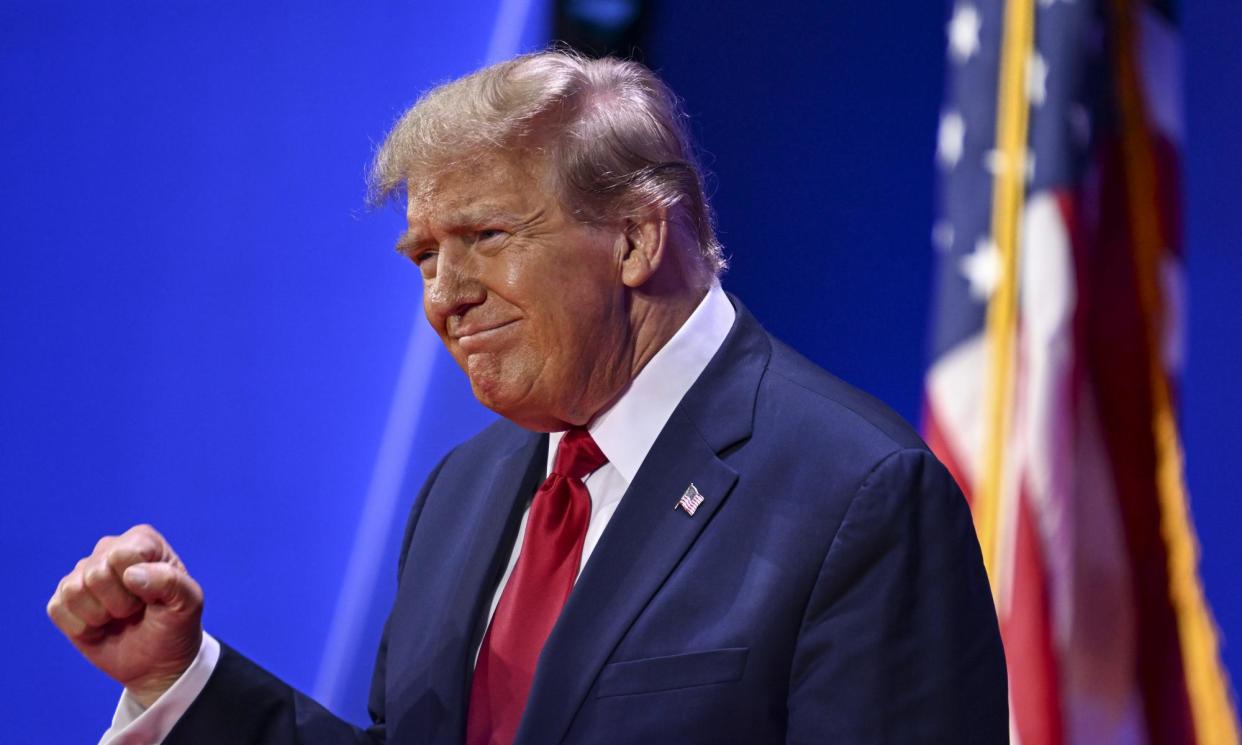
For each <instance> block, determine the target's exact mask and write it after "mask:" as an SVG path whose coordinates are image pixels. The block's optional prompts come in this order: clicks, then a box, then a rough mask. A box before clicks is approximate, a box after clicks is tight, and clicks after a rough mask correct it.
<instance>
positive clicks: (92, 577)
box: [82, 562, 112, 590]
mask: <svg viewBox="0 0 1242 745" xmlns="http://www.w3.org/2000/svg"><path fill="white" fill-rule="evenodd" d="M111 579H112V570H111V569H109V568H108V565H107V564H106V563H104V562H97V563H95V564H92V565H91V566H89V567H87V568H86V569H85V571H83V572H82V582H83V584H84V585H85V586H86V587H87V589H90V590H100V589H105V588H106V587H107V586H108V585H109V584H110V582H109V581H110V580H111Z"/></svg>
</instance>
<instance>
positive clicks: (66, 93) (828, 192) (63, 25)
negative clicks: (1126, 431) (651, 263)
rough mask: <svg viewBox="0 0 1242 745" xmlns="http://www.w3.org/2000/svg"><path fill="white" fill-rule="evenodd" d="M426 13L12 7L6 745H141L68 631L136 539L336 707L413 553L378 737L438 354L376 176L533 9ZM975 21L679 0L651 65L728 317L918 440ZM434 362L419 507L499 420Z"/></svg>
mask: <svg viewBox="0 0 1242 745" xmlns="http://www.w3.org/2000/svg"><path fill="white" fill-rule="evenodd" d="M418 5H419V6H420V7H417V8H408V7H406V6H405V5H401V4H397V3H391V4H386V5H384V6H383V7H373V6H372V5H371V4H347V3H331V4H329V3H298V4H293V3H288V4H267V3H240V2H234V3H222V2H213V3H207V2H154V1H151V2H145V3H138V2H131V3H127V4H114V3H84V2H60V3H46V2H37V1H36V0H7V2H4V3H3V4H0V107H2V108H0V111H2V112H3V116H2V117H0V156H2V157H0V162H2V163H3V164H4V166H5V168H4V171H3V173H2V174H0V226H3V227H2V228H0V230H2V231H3V232H2V233H0V236H3V244H2V251H0V353H2V354H3V363H2V365H0V376H2V379H0V407H2V409H0V415H2V416H3V420H2V421H3V427H2V428H0V496H2V497H3V502H2V503H3V504H4V506H5V507H6V512H5V517H4V520H3V523H2V524H3V526H4V530H3V531H2V532H0V535H2V536H3V549H4V551H3V554H4V557H5V559H6V567H7V569H6V571H5V578H6V580H7V581H8V583H9V587H8V589H7V591H6V592H5V593H4V601H3V603H4V605H3V613H4V615H3V619H4V622H3V628H4V629H5V630H6V631H7V633H8V638H10V639H12V640H16V641H17V644H15V645H11V646H12V647H13V650H14V651H13V652H12V653H11V655H10V665H9V669H10V674H8V675H6V676H4V678H3V682H0V702H3V703H2V704H0V706H2V707H3V711H4V721H3V722H2V723H0V728H2V729H3V731H4V732H5V733H6V738H5V739H6V741H12V742H27V741H39V742H57V743H60V742H90V741H92V740H93V739H94V738H95V737H97V736H98V734H99V733H100V732H101V731H102V730H103V729H104V728H105V727H106V722H107V719H108V717H109V716H110V714H111V709H112V706H113V705H114V703H115V696H116V694H117V690H116V687H115V686H114V685H113V684H111V683H109V682H108V681H106V680H105V679H103V678H102V676H100V675H98V674H96V673H94V672H93V671H92V670H91V669H90V668H89V666H87V665H86V663H84V662H82V661H81V660H80V659H79V658H78V657H77V655H76V653H75V652H73V651H72V649H71V648H70V647H69V646H68V644H66V643H65V642H64V641H63V639H61V638H60V637H59V635H58V633H57V632H56V631H55V630H54V629H53V628H52V626H51V625H50V624H49V623H48V622H47V621H46V619H45V618H44V616H43V606H44V603H45V601H46V599H47V596H48V594H49V593H50V592H51V590H52V589H53V587H54V586H55V583H56V581H57V579H58V578H59V577H60V576H61V575H62V574H63V573H65V572H66V571H68V569H69V568H71V566H72V564H73V562H74V561H75V560H76V559H77V558H78V557H79V556H80V555H82V554H84V553H86V552H88V551H89V550H90V547H91V545H92V544H93V542H94V540H95V539H96V538H97V537H98V536H99V535H100V534H102V533H104V532H116V531H120V530H123V529H124V528H125V527H127V526H128V525H130V524H132V523H134V522H137V521H150V522H152V523H154V524H155V525H157V526H158V527H160V528H162V529H163V530H164V531H165V532H166V533H167V534H168V536H169V537H170V539H172V540H173V541H174V543H175V545H176V546H178V548H179V549H180V550H181V552H182V554H183V557H184V558H185V559H186V561H187V563H188V565H189V567H190V568H191V570H192V571H193V572H194V573H195V574H196V576H197V577H198V578H199V579H200V581H201V582H202V583H203V585H204V586H205V588H206V589H207V593H208V607H207V614H206V621H207V624H208V625H209V627H210V628H211V629H212V630H213V631H214V632H215V633H217V634H218V635H220V636H221V637H223V638H226V639H227V640H228V641H230V642H232V643H233V644H235V645H237V646H239V647H240V648H242V649H243V650H244V651H247V652H249V653H251V654H252V655H253V656H255V657H256V658H257V659H258V660H260V661H261V662H263V663H264V664H266V665H268V666H270V667H271V668H273V669H274V670H275V671H276V672H278V673H280V674H281V675H283V676H286V677H287V678H288V679H289V680H291V681H292V682H294V683H295V684H297V685H299V686H301V687H303V688H306V689H308V690H309V689H312V688H314V687H315V686H316V679H317V676H318V674H319V671H320V669H321V667H322V666H323V664H324V663H323V654H324V648H325V645H326V644H327V643H328V641H329V640H330V639H332V638H334V637H333V634H332V628H333V623H334V621H333V619H334V618H337V617H339V616H340V608H339V603H338V598H339V595H340V589H341V583H342V580H343V579H344V577H345V572H346V569H345V568H346V567H347V566H350V557H351V556H356V555H357V552H356V551H355V550H354V549H355V548H356V547H357V546H358V545H363V546H364V547H366V546H367V545H373V544H375V543H379V544H382V548H381V549H380V550H379V553H380V554H381V555H382V556H381V558H382V561H381V563H382V566H383V569H382V572H381V575H380V576H379V578H378V580H376V582H375V588H376V589H375V591H376V593H377V595H376V599H375V602H374V603H373V604H369V605H368V606H367V607H365V608H362V609H360V611H359V613H360V615H361V618H362V622H363V626H364V627H365V628H363V629H361V630H360V631H358V633H357V635H356V636H357V638H354V639H352V642H351V646H350V649H349V650H346V651H347V652H348V653H349V659H348V660H347V663H348V664H346V665H344V666H343V667H342V672H341V674H342V675H343V676H344V678H343V679H342V681H343V682H342V683H341V685H340V686H339V687H338V691H339V695H337V696H334V697H332V701H331V703H332V705H333V706H334V707H335V708H336V709H337V710H338V711H341V712H343V713H346V714H347V715H349V716H351V717H354V718H360V717H361V714H362V701H363V697H364V690H363V686H362V681H363V679H364V678H365V668H366V667H367V665H368V664H369V658H370V655H371V652H370V647H371V644H372V640H373V638H374V634H375V630H376V628H377V622H378V619H379V616H380V611H378V610H376V609H377V608H380V607H382V606H383V605H384V600H385V597H386V596H387V594H388V593H390V592H391V568H392V562H391V553H392V547H391V541H392V538H391V534H387V535H370V534H365V535H366V536H370V538H368V539H367V540H363V541H362V542H361V544H360V543H359V541H358V540H356V537H357V532H358V527H359V524H360V521H361V520H362V514H363V505H364V504H367V503H368V499H369V496H371V495H373V494H374V493H375V492H376V488H375V486H374V484H375V482H376V478H377V477H376V472H377V469H376V464H377V460H382V459H380V458H379V457H378V456H377V453H378V452H379V451H380V450H381V444H382V442H383V438H384V434H383V433H384V432H385V428H386V426H388V427H389V428H390V429H391V421H392V416H391V414H392V411H391V404H392V401H393V399H394V395H395V392H396V391H397V388H396V385H395V382H396V378H397V375H398V372H399V370H400V369H401V367H402V364H403V359H404V358H405V356H406V351H405V350H406V349H407V347H408V345H409V342H410V336H411V332H412V329H416V328H418V326H417V325H416V324H418V323H421V320H420V319H418V318H417V313H418V310H417V308H418V302H419V296H418V283H417V277H416V275H415V273H414V272H413V271H411V269H410V268H409V267H408V266H406V265H405V264H404V263H403V262H402V261H401V260H400V259H398V258H397V257H396V256H394V255H393V254H392V252H391V251H390V248H389V247H390V246H391V244H392V241H393V239H394V237H395V236H396V234H397V232H398V231H399V229H400V222H401V221H400V217H399V215H397V214H395V213H392V212H388V211H381V212H379V213H369V212H367V211H366V210H365V209H364V208H363V206H362V195H363V187H362V176H363V172H364V168H365V164H366V162H367V160H368V158H369V156H370V154H371V150H372V148H373V146H374V143H375V140H376V139H377V138H379V137H380V136H382V134H383V132H384V131H385V129H386V128H387V126H388V125H389V124H390V123H391V121H392V119H393V117H394V116H395V115H396V114H397V113H398V112H399V111H400V110H401V109H402V108H403V107H404V106H405V105H407V104H408V103H410V102H411V101H412V100H413V98H414V97H415V96H416V94H417V92H418V91H420V90H422V89H423V88H425V87H426V86H427V85H428V84H429V83H431V82H433V81H437V80H441V79H445V78H448V77H451V76H455V75H458V74H461V73H464V72H466V71H467V70H469V69H472V68H474V67H476V66H478V65H480V64H482V63H483V62H484V61H485V59H486V57H487V54H488V52H487V50H488V48H489V46H492V45H493V29H494V26H495V24H496V21H497V18H498V17H499V16H498V9H499V7H500V6H499V4H498V2H497V1H496V0H477V1H472V2H465V3H462V2H458V3H452V4H449V3H420V4H418ZM450 5H451V8H450ZM520 5H521V3H517V4H510V6H509V7H511V8H512V7H520ZM1230 6H1231V4H1230V3H1225V2H1219V3H1207V4H1197V5H1196V7H1193V8H1189V9H1188V14H1187V18H1186V26H1187V31H1186V34H1187V37H1188V38H1189V39H1191V40H1193V42H1194V43H1192V44H1191V45H1189V47H1188V50H1187V67H1188V118H1189V126H1190V141H1189V146H1188V149H1187V152H1186V161H1185V162H1186V175H1187V188H1186V192H1187V195H1188V220H1187V223H1188V231H1189V252H1190V265H1189V270H1190V288H1189V291H1190V298H1191V328H1190V361H1189V370H1188V378H1187V381H1186V385H1185V406H1184V416H1185V422H1186V444H1187V449H1188V460H1189V467H1190V480H1191V487H1192V490H1193V492H1194V495H1195V507H1196V517H1197V519H1198V522H1199V525H1200V530H1201V534H1202V537H1203V543H1204V546H1205V554H1206V556H1205V561H1204V568H1205V575H1206V582H1207V586H1208V591H1209V594H1210V596H1211V598H1212V600H1213V602H1214V603H1215V605H1216V610H1217V614H1218V618H1219V620H1220V621H1221V624H1222V626H1223V628H1224V630H1225V632H1226V633H1227V634H1228V633H1231V632H1233V633H1242V631H1240V630H1242V598H1239V596H1238V594H1237V592H1238V591H1237V590H1236V589H1235V588H1236V582H1235V581H1234V578H1233V576H1232V574H1233V571H1234V570H1235V569H1236V567H1238V566H1239V564H1240V562H1239V559H1242V548H1240V547H1239V544H1238V543H1237V542H1235V541H1234V539H1233V535H1232V533H1233V532H1234V530H1235V529H1236V526H1238V525H1239V516H1240V515H1239V511H1240V508H1239V507H1238V506H1237V501H1236V500H1235V499H1234V491H1235V485H1236V484H1238V483H1240V482H1242V459H1240V458H1239V457H1238V456H1237V455H1236V454H1235V450H1236V448H1237V447H1238V446H1239V445H1240V444H1242V438H1240V437H1239V436H1238V435H1239V424H1238V417H1237V413H1238V412H1239V411H1242V394H1240V393H1239V389H1238V387H1237V385H1236V382H1235V381H1236V380H1237V379H1239V378H1240V377H1242V360H1240V359H1239V352H1238V342H1239V340H1242V334H1240V333H1239V331H1240V330H1242V329H1240V325H1242V323H1240V320H1239V314H1238V313H1237V311H1236V307H1237V306H1236V302H1237V301H1236V296H1237V294H1238V292H1239V289H1240V284H1242V283H1240V282H1239V280H1238V277H1239V276H1242V259H1240V258H1239V252H1238V251H1237V249H1236V246H1237V242H1238V237H1239V236H1242V210H1238V209H1236V208H1235V207H1234V205H1233V202H1234V201H1236V195H1237V194H1240V193H1242V178H1240V177H1239V175H1238V171H1237V168H1236V164H1238V163H1242V157H1240V156H1242V153H1240V152H1239V150H1240V148H1242V145H1240V140H1239V138H1238V135H1237V133H1238V132H1240V131H1242V111H1239V108H1238V106H1239V104H1238V103H1237V101H1238V100H1239V99H1238V96H1237V95H1236V94H1237V91H1236V90H1233V91H1229V90H1227V88H1228V86H1229V85H1230V81H1234V80H1238V79H1242V77H1240V76H1242V69H1240V68H1242V59H1239V57H1238V56H1237V55H1236V54H1235V53H1234V52H1233V47H1232V46H1231V45H1232V44H1233V43H1234V40H1236V39H1238V38H1242V28H1240V25H1239V18H1238V13H1237V11H1236V10H1229V9H1227V8H1229V7H1230ZM541 7H542V4H541V3H540V2H538V1H536V2H534V3H533V5H532V13H533V15H532V16H531V20H530V22H529V24H528V26H527V27H526V30H525V33H524V35H522V38H523V39H526V43H529V42H530V39H531V38H533V37H537V35H538V28H537V27H538V19H539V17H540V14H539V9H540V8H541ZM759 7H762V8H763V9H764V10H763V12H760V11H759V10H756V8H759ZM944 15H945V9H944V8H943V7H940V5H939V4H938V3H930V4H925V3H910V4H907V7H902V8H901V9H900V13H898V11H897V10H895V9H894V8H893V7H891V6H886V5H884V4H866V3H849V4H846V3H837V4H825V3H810V2H807V3H801V4H799V3H792V4H789V5H787V6H783V7H782V8H781V9H780V10H779V12H777V11H776V10H771V11H770V12H769V10H768V8H767V6H756V5H755V4H754V3H752V2H740V0H739V1H736V2H734V1H731V2H720V1H719V0H718V1H717V2H712V3H682V2H678V3H674V2H668V3H665V4H664V6H663V7H661V8H658V9H657V12H656V14H655V18H654V19H653V20H654V23H653V26H654V28H655V29H656V40H655V43H654V44H653V45H652V46H651V47H650V49H649V58H650V60H651V61H652V62H653V63H654V64H656V65H657V66H658V67H660V68H662V70H663V71H664V73H665V74H666V76H667V77H668V79H669V80H670V82H671V83H672V84H673V85H674V87H675V88H676V89H677V90H678V91H679V92H680V93H681V94H682V95H683V96H684V97H685V98H686V100H687V103H688V106H689V108H690V110H691V112H692V113H693V114H694V115H695V117H696V119H695V129H696V130H697V132H698V134H699V135H700V136H701V139H702V141H703V143H704V145H705V148H706V150H707V151H708V152H709V153H710V154H711V156H712V159H711V162H710V163H709V165H710V166H711V168H712V170H714V171H715V173H716V174H717V178H716V187H715V197H716V199H715V201H716V206H717V209H718V211H719V213H720V217H721V227H722V235H723V239H724V241H725V243H726V246H727V247H728V249H729V250H730V252H731V253H732V255H733V263H734V268H733V270H732V271H731V272H730V274H729V275H728V277H727V279H726V286H727V287H728V288H729V289H730V290H732V291H734V292H737V293H738V294H739V295H741V296H742V298H743V299H744V300H745V301H746V302H747V303H748V304H749V305H750V307H751V309H752V310H753V311H754V312H755V313H756V314H757V315H758V316H759V317H760V319H761V320H763V321H764V322H765V323H766V324H767V325H768V326H769V328H771V329H772V330H773V331H775V332H776V333H778V334H779V335H781V336H783V337H784V338H786V339H787V340H789V341H790V342H792V343H793V344H794V345H795V346H797V347H799V348H800V349H802V350H803V351H805V352H806V353H808V354H809V355H810V356H811V357H813V358H815V359H816V360H818V361H820V362H821V363H823V364H824V365H826V366H828V367H830V368H831V369H833V370H835V371H837V372H838V373H840V374H841V375H842V376H843V377H845V378H847V379H849V380H851V381H853V382H855V383H857V384H859V385H861V386H863V387H864V388H867V389H869V390H871V391H873V392H875V393H876V394H878V395H880V396H881V397H883V398H885V399H887V400H889V401H890V402H892V403H893V404H894V405H896V406H897V407H898V408H899V409H900V410H901V411H903V412H904V413H905V414H906V415H907V416H909V417H912V418H913V417H914V416H915V415H916V414H917V411H918V404H919V400H920V396H921V380H922V370H923V365H924V363H925V355H924V351H923V350H924V348H925V344H924V336H925V330H926V327H927V324H928V321H927V308H928V307H929V305H928V288H929V285H930V281H929V271H930V266H931V250H930V247H929V240H928V234H929V230H930V227H929V226H930V223H931V215H932V203H933V202H932V186H933V177H934V173H933V171H934V169H933V168H932V151H933V141H934V128H935V125H936V121H937V113H938V110H939V100H940V91H941V74H942V72H941V71H942V62H941V54H942V45H943V39H944V37H943V23H944V20H945V18H944ZM532 29H533V30H532ZM1235 88H1236V86H1235ZM1226 164H1234V167H1233V168H1230V167H1227V166H1226ZM416 341H417V340H416ZM415 348H416V349H417V348H418V347H417V345H416V346H415ZM421 361H422V362H423V363H425V364H423V366H422V367H421V368H419V369H421V370H422V374H421V377H420V378H419V381H418V383H419V384H418V385H417V386H416V389H417V390H416V391H415V393H416V394H417V395H416V398H417V400H418V401H420V402H421V407H420V409H419V411H420V412H421V416H420V417H419V419H418V421H417V422H414V423H413V424H412V425H411V426H412V428H413V429H412V436H411V437H410V438H409V440H408V441H407V442H408V444H410V447H409V449H408V464H405V463H404V462H403V465H402V472H401V473H398V474H397V475H396V477H395V478H396V479H397V481H398V482H400V481H402V480H405V481H407V482H408V481H410V480H417V478H418V477H419V476H421V474H422V473H424V472H425V471H426V470H427V469H428V468H429V467H430V465H431V464H432V463H433V462H434V460H435V459H436V458H437V457H438V455H439V454H440V453H442V452H444V451H445V450H446V449H447V448H448V447H449V446H451V445H452V444H453V443H454V442H456V441H459V440H460V439H461V438H463V437H464V436H465V435H466V434H467V433H469V432H470V431H473V430H474V429H477V428H478V426H479V425H480V423H481V422H482V421H485V420H486V419H487V417H488V415H487V414H486V412H483V411H482V410H480V409H479V408H478V407H477V406H475V405H473V404H471V403H470V400H469V393H468V390H467V389H466V387H465V386H464V384H463V381H462V379H461V376H460V374H459V373H458V372H457V371H456V370H455V369H454V368H453V367H452V365H451V363H449V362H447V361H446V360H445V359H444V358H443V356H442V355H436V356H435V357H434V358H430V359H423V360H421ZM415 367H416V368H417V367H418V366H417V365H416V366H415ZM423 394H425V395H423ZM381 470H382V469H381ZM407 471H408V475H407ZM389 475H390V476H391V474H389ZM408 490H409V484H408V483H407V484H406V485H405V492H406V494H407V496H406V497H403V498H402V500H401V504H400V505H399V506H397V507H396V510H397V514H400V513H402V512H404V509H405V500H406V499H408ZM398 522H399V520H398ZM397 529H399V526H397ZM368 541H370V544H368ZM357 650H362V651H360V652H359V651H357ZM1228 655H1229V660H1230V662H1231V664H1232V666H1233V669H1234V670H1235V671H1242V656H1240V655H1239V653H1238V652H1237V651H1236V650H1234V649H1232V648H1230V649H1229V650H1228ZM66 712H67V713H68V714H67V715H66ZM36 733H37V734H36Z"/></svg>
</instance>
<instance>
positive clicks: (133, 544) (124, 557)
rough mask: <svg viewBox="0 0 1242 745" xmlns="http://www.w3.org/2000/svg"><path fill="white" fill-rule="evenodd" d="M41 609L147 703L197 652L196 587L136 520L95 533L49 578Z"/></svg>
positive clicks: (199, 608)
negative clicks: (112, 531)
mask: <svg viewBox="0 0 1242 745" xmlns="http://www.w3.org/2000/svg"><path fill="white" fill-rule="evenodd" d="M47 615H48V617H49V618H51V619H52V622H53V623H55V624H56V627H57V628H59V629H60V630H61V631H62V632H63V633H64V634H65V636H67V637H69V641H71V642H73V646H75V647H77V649H78V651H79V652H81V653H82V655H83V656H84V657H86V659H88V660H90V662H91V664H93V665H94V666H95V667H97V668H99V669H100V670H102V671H103V672H105V673H107V674H108V675H109V676H110V677H111V678H113V679H114V680H116V681H117V682H119V683H120V684H122V685H124V686H125V688H126V689H127V690H128V691H129V693H130V695H131V696H133V697H135V698H136V699H137V700H138V701H139V702H140V703H141V704H142V705H143V706H150V705H151V704H152V703H153V702H154V701H155V699H157V698H159V697H160V694H162V693H163V692H164V691H166V690H168V688H169V687H170V686H171V685H172V684H173V683H174V682H176V680H177V678H179V677H180V676H181V674H182V673H183V672H185V669H186V668H187V667H189V666H190V663H191V662H193V661H194V657H195V655H197V654H198V648H199V645H200V644H201V643H202V638H203V629H202V615H203V590H202V588H200V587H199V586H198V583H197V582H195V581H194V579H193V578H192V577H191V576H190V575H189V574H188V573H187V572H186V570H185V566H184V565H183V564H182V563H181V559H179V558H177V554H176V553H174V552H173V550H172V547H171V546H169V545H168V542H167V541H165V540H164V537H163V536H162V535H160V534H159V533H158V532H156V530H155V529H154V528H152V527H151V526H150V525H138V526H135V527H133V528H130V529H129V530H127V531H125V533H124V534H122V535H120V536H107V537H105V538H102V539H100V541H99V543H97V544H95V550H94V551H92V552H91V555H90V556H88V557H86V558H85V559H82V560H81V561H79V562H78V564H77V566H75V567H74V568H73V571H72V572H70V573H69V574H68V575H66V576H65V578H64V579H62V580H61V581H60V584H59V585H57V587H56V592H55V593H53V594H52V599H51V600H49V601H48V603H47Z"/></svg>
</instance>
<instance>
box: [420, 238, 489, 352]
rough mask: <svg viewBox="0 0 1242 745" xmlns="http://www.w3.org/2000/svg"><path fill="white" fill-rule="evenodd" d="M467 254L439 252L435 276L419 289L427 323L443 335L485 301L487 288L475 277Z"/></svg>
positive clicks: (444, 249) (448, 250) (472, 261)
mask: <svg viewBox="0 0 1242 745" xmlns="http://www.w3.org/2000/svg"><path fill="white" fill-rule="evenodd" d="M471 253H472V252H469V251H457V250H454V248H452V247H449V246H444V247H442V248H441V250H440V253H439V255H438V256H437V257H436V272H435V276H434V277H432V278H431V279H429V280H428V281H427V282H426V283H425V284H424V286H423V309H424V311H425V312H426V314H427V320H428V321H430V322H431V325H432V326H434V327H435V328H436V329H437V330H438V331H441V332H444V331H446V330H451V329H449V328H448V327H449V325H450V324H451V323H453V321H452V320H451V319H453V318H454V317H456V318H457V319H459V320H460V318H461V316H463V315H464V314H465V313H466V312H467V311H469V310H470V309H471V308H473V307H475V306H477V305H482V303H483V301H484V300H486V299H487V288H486V287H485V286H484V284H483V282H482V281H480V278H479V276H478V267H477V266H476V263H477V262H476V261H475V259H474V258H473V257H472V256H471V255H470V254H471Z"/></svg>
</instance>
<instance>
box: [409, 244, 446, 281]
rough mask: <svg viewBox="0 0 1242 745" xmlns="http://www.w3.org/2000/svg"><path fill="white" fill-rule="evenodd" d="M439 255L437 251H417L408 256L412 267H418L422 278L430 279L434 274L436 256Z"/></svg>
mask: <svg viewBox="0 0 1242 745" xmlns="http://www.w3.org/2000/svg"><path fill="white" fill-rule="evenodd" d="M439 253H440V252H439V251H434V250H423V251H418V252H416V253H413V254H411V255H410V261H413V262H414V266H417V267H418V269H419V271H420V272H421V273H422V275H423V276H424V277H430V276H431V275H433V274H435V270H436V256H438V255H439Z"/></svg>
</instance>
